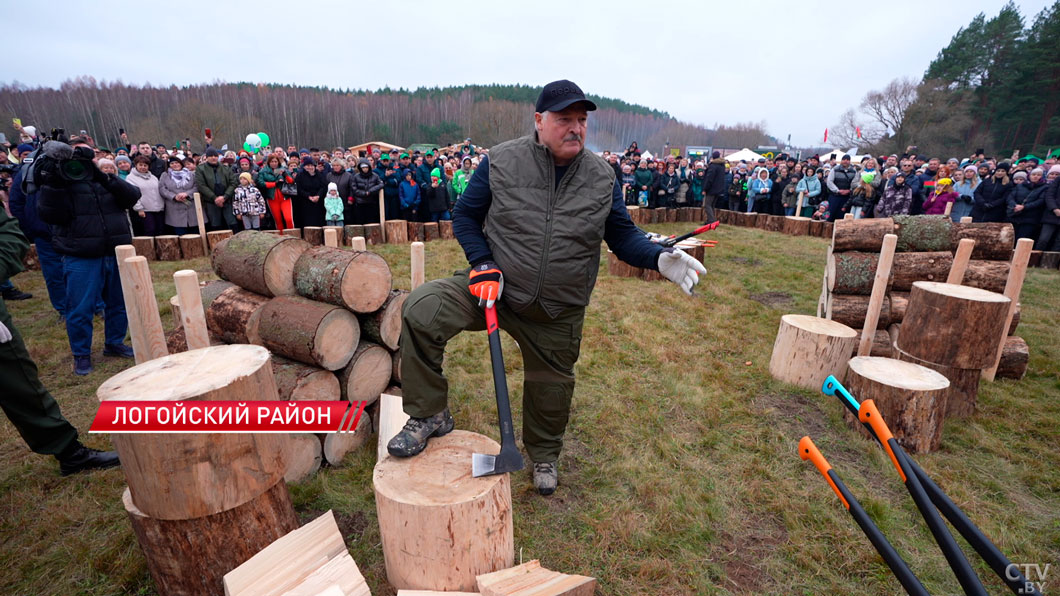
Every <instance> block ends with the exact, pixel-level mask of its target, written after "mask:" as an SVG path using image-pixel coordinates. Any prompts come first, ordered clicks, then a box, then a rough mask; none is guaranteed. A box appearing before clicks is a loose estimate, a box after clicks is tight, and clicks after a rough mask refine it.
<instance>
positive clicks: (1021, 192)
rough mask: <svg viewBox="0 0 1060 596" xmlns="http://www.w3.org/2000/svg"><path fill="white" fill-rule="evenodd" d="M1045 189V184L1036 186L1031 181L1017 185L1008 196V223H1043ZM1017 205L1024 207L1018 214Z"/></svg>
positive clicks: (1006, 210) (1039, 183)
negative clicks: (1043, 192)
mask: <svg viewBox="0 0 1060 596" xmlns="http://www.w3.org/2000/svg"><path fill="white" fill-rule="evenodd" d="M1044 189H1045V183H1044V182H1042V181H1039V182H1038V184H1034V185H1032V184H1031V183H1030V182H1029V181H1028V182H1024V183H1023V184H1017V185H1016V188H1014V189H1013V190H1012V192H1011V193H1009V195H1008V204H1007V206H1006V209H1005V214H1006V215H1007V216H1008V221H1010V222H1012V223H1014V224H1015V223H1030V224H1036V223H1038V222H1039V221H1041V220H1042V212H1043V211H1045V195H1043V194H1042V192H1041V191H1043V190H1044ZM1016 205H1023V211H1020V212H1019V213H1016V212H1015V210H1016Z"/></svg>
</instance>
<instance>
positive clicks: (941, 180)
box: [935, 178, 953, 188]
mask: <svg viewBox="0 0 1060 596" xmlns="http://www.w3.org/2000/svg"><path fill="white" fill-rule="evenodd" d="M939 186H953V180H951V179H950V178H939V179H938V182H936V183H935V187H936V188H938V187H939Z"/></svg>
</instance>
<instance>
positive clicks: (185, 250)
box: [180, 234, 206, 259]
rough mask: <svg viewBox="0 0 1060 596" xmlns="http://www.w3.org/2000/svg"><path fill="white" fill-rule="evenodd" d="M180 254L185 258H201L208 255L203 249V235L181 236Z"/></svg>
mask: <svg viewBox="0 0 1060 596" xmlns="http://www.w3.org/2000/svg"><path fill="white" fill-rule="evenodd" d="M180 254H181V256H182V257H183V258H185V259H201V258H202V257H205V256H206V253H205V252H204V251H203V249H202V236H200V235H198V234H184V235H183V236H180Z"/></svg>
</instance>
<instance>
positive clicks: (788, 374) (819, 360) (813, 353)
mask: <svg viewBox="0 0 1060 596" xmlns="http://www.w3.org/2000/svg"><path fill="white" fill-rule="evenodd" d="M857 347H858V332H857V331H854V330H853V329H851V328H850V327H847V326H846V325H843V324H841V323H837V322H835V321H829V320H827V319H820V318H817V317H810V316H806V315H784V316H783V317H781V318H780V329H779V330H778V331H777V339H776V342H775V343H774V344H773V356H772V358H771V359H770V360H769V374H771V375H773V378H774V379H777V380H780V381H784V382H786V383H791V384H793V385H798V386H799V387H805V388H807V389H816V390H819V389H820V388H821V385H822V384H823V383H824V380H825V379H826V378H828V375H835V377H836V378H837V379H838V378H842V376H843V371H844V370H846V365H847V364H846V363H847V360H849V359H850V355H851V354H852V353H853V352H854V351H855V350H856V349H857Z"/></svg>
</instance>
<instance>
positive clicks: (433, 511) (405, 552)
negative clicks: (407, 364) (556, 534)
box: [373, 430, 515, 591]
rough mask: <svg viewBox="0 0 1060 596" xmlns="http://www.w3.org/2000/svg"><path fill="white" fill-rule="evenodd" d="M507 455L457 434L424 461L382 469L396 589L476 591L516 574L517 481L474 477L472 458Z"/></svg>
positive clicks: (380, 502) (379, 485)
mask: <svg viewBox="0 0 1060 596" xmlns="http://www.w3.org/2000/svg"><path fill="white" fill-rule="evenodd" d="M499 451H500V445H498V444H497V443H496V442H495V441H493V440H492V439H489V438H487V437H484V436H482V435H478V434H475V433H470V432H467V431H462V430H455V431H453V432H451V433H449V434H448V435H446V436H444V437H439V438H436V439H432V440H431V441H430V442H429V443H428V444H427V448H426V449H425V450H424V451H423V453H421V454H420V455H418V456H416V457H413V458H408V459H400V458H395V457H387V458H384V459H383V460H381V461H380V462H379V463H377V464H376V466H375V472H374V474H373V484H374V486H375V503H376V511H377V512H378V517H379V532H380V534H381V536H382V541H383V557H384V559H385V561H386V574H387V579H388V580H389V582H390V584H391V585H392V586H394V587H395V588H397V589H415V590H443V591H475V590H476V582H475V577H476V576H478V575H482V574H485V573H491V572H493V571H498V570H500V569H507V568H508V567H511V566H512V564H513V563H514V560H515V542H514V537H513V533H512V501H511V498H512V495H511V480H510V475H509V474H500V475H496V476H483V477H481V478H472V477H471V466H470V462H471V454H472V453H476V452H477V453H497V452H499Z"/></svg>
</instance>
